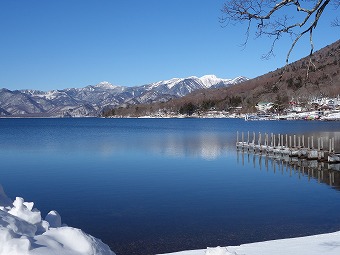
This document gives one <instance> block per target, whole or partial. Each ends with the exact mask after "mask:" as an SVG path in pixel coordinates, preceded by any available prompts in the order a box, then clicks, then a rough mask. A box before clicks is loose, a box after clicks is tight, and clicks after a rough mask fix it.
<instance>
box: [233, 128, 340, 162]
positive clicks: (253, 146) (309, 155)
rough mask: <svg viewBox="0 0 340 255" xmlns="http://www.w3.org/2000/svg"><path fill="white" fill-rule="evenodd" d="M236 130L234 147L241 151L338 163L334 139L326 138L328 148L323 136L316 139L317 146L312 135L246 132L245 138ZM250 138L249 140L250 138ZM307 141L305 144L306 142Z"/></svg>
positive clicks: (339, 159) (339, 154)
mask: <svg viewBox="0 0 340 255" xmlns="http://www.w3.org/2000/svg"><path fill="white" fill-rule="evenodd" d="M239 136H240V133H239V132H237V140H236V148H237V149H238V150H242V151H249V152H254V153H261V154H266V155H269V154H270V155H273V156H277V157H285V156H288V157H297V158H299V159H306V160H317V161H319V162H326V163H330V164H333V163H340V153H336V152H335V144H334V143H335V139H334V138H331V139H329V140H328V149H327V150H326V149H325V148H324V140H325V138H323V137H319V138H317V139H316V141H317V147H315V146H314V142H315V138H314V137H313V136H311V137H307V139H306V138H305V136H304V135H302V136H296V135H293V136H292V135H288V134H285V135H283V134H273V133H271V134H268V133H264V134H263V135H262V134H261V133H258V135H257V136H256V133H255V132H253V133H252V137H250V136H251V135H250V132H249V131H248V133H247V139H246V140H245V135H244V132H242V133H241V138H240V137H239ZM250 139H251V140H250ZM306 141H307V144H306Z"/></svg>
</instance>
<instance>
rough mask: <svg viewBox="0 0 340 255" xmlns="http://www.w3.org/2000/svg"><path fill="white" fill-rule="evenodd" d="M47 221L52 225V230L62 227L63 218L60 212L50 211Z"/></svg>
mask: <svg viewBox="0 0 340 255" xmlns="http://www.w3.org/2000/svg"><path fill="white" fill-rule="evenodd" d="M45 220H46V221H47V222H48V223H49V224H50V227H51V228H59V227H61V217H60V215H59V213H58V212H56V211H50V212H49V213H48V214H47V215H46V217H45Z"/></svg>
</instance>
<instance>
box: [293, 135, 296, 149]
mask: <svg viewBox="0 0 340 255" xmlns="http://www.w3.org/2000/svg"><path fill="white" fill-rule="evenodd" d="M293 146H294V148H296V135H294V139H293Z"/></svg>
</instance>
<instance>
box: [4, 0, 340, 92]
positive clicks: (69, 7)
mask: <svg viewBox="0 0 340 255" xmlns="http://www.w3.org/2000/svg"><path fill="white" fill-rule="evenodd" d="M223 2H224V1H223V0H215V1H212V0H144V1H141V0H121V1H118V0H99V1H94V0H91V1H90V0H57V1H56V0H30V1H27V0H1V2H0V33H1V40H0V45H1V47H0V88H1V87H5V88H8V89H12V90H14V89H24V88H28V89H40V90H50V89H63V88H70V87H84V86H87V85H90V84H97V83H99V82H101V81H109V82H111V83H113V84H115V85H123V86H138V85H143V84H147V83H151V82H156V81H159V80H166V79H171V78H174V77H188V76H203V75H205V74H215V75H216V76H218V77H221V78H234V77H236V76H240V75H242V76H246V77H249V78H254V77H256V76H259V75H261V74H264V73H266V72H268V71H271V70H275V69H276V68H278V67H281V66H283V65H284V64H285V56H286V54H287V51H288V49H289V46H290V42H291V41H290V39H289V38H283V39H282V40H280V42H279V44H278V45H277V47H276V49H275V57H273V58H271V59H270V60H262V59H261V56H262V55H263V54H265V53H266V52H267V51H268V50H269V47H270V41H269V40H268V39H267V38H261V39H256V40H255V39H254V36H253V35H252V36H251V37H250V39H249V42H248V44H247V46H246V48H245V49H244V48H243V47H241V46H240V45H241V44H242V43H243V42H244V40H245V26H244V25H237V26H228V27H222V26H221V24H220V23H219V17H221V15H222V14H221V8H222V6H223ZM331 9H332V8H330V10H329V11H328V12H327V13H326V15H325V16H326V17H325V18H324V19H322V20H321V22H320V23H319V28H318V30H317V31H316V32H315V33H314V43H315V47H316V49H320V48H322V47H324V46H326V45H328V44H331V43H332V42H335V41H336V40H338V39H339V34H340V30H339V28H330V26H329V24H330V22H331V18H334V11H333V10H331ZM331 14H333V16H332V15H331ZM308 53H309V45H308V40H307V39H304V40H302V41H301V42H300V43H299V44H298V45H297V47H296V49H295V51H294V52H293V54H292V58H291V61H294V60H296V59H299V58H301V57H304V56H306V55H308Z"/></svg>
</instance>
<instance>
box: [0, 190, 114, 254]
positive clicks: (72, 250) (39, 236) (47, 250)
mask: <svg viewBox="0 0 340 255" xmlns="http://www.w3.org/2000/svg"><path fill="white" fill-rule="evenodd" d="M33 207H34V203H32V202H30V203H28V202H25V201H24V199H23V198H21V197H17V198H16V199H15V201H14V202H12V201H11V200H10V199H9V198H8V197H7V196H6V194H5V192H4V191H3V188H2V187H1V185H0V255H60V254H63V255H115V253H113V252H112V251H111V250H110V248H109V247H108V246H107V245H106V244H104V243H103V242H102V241H100V240H99V239H96V238H94V237H92V236H90V235H88V234H85V233H84V232H83V231H82V230H80V229H76V228H72V227H67V226H62V224H61V217H60V215H59V214H58V212H56V211H51V212H49V213H48V214H47V216H46V218H45V220H42V218H41V213H40V211H39V210H37V209H35V208H33Z"/></svg>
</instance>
